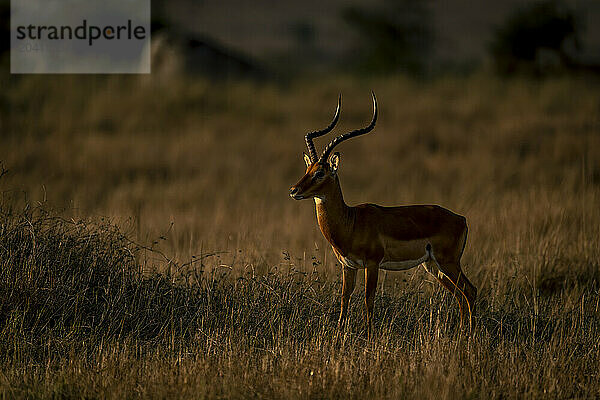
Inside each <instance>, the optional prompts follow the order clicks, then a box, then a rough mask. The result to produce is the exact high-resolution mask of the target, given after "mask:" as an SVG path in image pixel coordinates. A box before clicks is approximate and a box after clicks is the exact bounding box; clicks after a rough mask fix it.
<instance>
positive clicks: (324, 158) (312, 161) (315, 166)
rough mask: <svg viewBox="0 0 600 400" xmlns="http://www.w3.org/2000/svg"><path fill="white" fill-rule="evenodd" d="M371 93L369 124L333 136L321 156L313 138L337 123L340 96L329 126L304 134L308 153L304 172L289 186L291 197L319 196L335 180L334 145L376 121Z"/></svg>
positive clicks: (375, 110)
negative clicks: (371, 114) (371, 116)
mask: <svg viewBox="0 0 600 400" xmlns="http://www.w3.org/2000/svg"><path fill="white" fill-rule="evenodd" d="M371 94H372V96H373V119H372V120H371V123H370V124H369V126H367V127H365V128H362V129H357V130H355V131H351V132H348V133H344V134H343V135H340V136H337V137H335V138H334V139H333V140H332V141H331V142H329V144H328V145H327V147H325V150H323V154H321V157H318V156H317V151H316V149H315V145H314V143H313V139H314V138H316V137H319V136H323V135H325V134H326V133H328V132H330V131H331V130H332V129H333V128H334V127H335V124H337V121H338V119H339V116H340V105H341V101H342V98H341V96H340V97H339V98H338V105H337V108H336V110H335V114H334V116H333V121H331V123H330V124H329V126H328V127H327V128H325V129H322V130H320V131H315V132H310V133H308V134H307V135H306V136H305V140H306V147H307V148H308V154H306V153H304V162H305V163H306V172H305V174H304V176H303V177H302V178H301V179H300V180H299V181H298V183H296V184H295V185H294V186H292V187H291V188H290V196H291V197H292V198H293V199H295V200H302V199H306V198H309V197H321V196H322V195H324V194H326V193H327V191H328V190H329V189H330V188H331V185H332V184H334V183H335V182H336V181H337V170H338V166H339V162H340V155H339V153H337V152H336V153H333V154H332V151H333V149H334V148H335V146H337V145H338V144H340V143H341V142H343V141H345V140H348V139H351V138H353V137H356V136H360V135H364V134H366V133H369V132H370V131H372V130H373V128H374V127H375V123H376V122H377V99H376V98H375V93H373V92H371Z"/></svg>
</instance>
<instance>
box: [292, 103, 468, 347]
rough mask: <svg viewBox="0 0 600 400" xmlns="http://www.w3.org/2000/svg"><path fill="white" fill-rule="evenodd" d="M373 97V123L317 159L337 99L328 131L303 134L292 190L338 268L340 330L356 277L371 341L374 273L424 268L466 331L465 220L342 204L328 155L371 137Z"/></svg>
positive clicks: (425, 209)
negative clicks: (309, 210) (308, 206)
mask: <svg viewBox="0 0 600 400" xmlns="http://www.w3.org/2000/svg"><path fill="white" fill-rule="evenodd" d="M371 94H372V97H373V118H372V120H371V123H370V124H369V125H368V126H367V127H365V128H361V129H357V130H354V131H351V132H347V133H344V134H342V135H339V136H337V137H335V138H334V139H333V140H332V141H331V142H330V143H329V144H328V145H327V146H326V147H325V149H324V150H323V153H322V154H321V156H320V157H318V155H317V151H316V149H315V145H314V143H313V139H315V138H317V137H320V136H323V135H325V134H326V133H328V132H330V131H331V130H333V128H334V127H335V125H336V124H337V122H338V120H339V116H340V107H341V96H340V97H339V98H338V104H337V108H336V111H335V114H334V116H333V120H332V121H331V123H330V124H329V126H327V127H326V128H325V129H322V130H318V131H314V132H310V133H308V134H307V135H306V137H305V139H306V146H307V148H308V154H306V153H305V154H304V161H305V163H306V172H305V174H304V176H303V177H302V178H301V179H300V180H299V181H298V183H296V184H295V185H294V186H292V187H291V188H290V196H291V197H292V198H293V199H295V200H301V199H307V198H314V199H315V207H316V210H317V221H318V224H319V228H320V229H321V232H322V233H323V236H325V238H326V239H327V240H328V241H329V243H330V244H331V247H332V248H333V252H334V254H335V256H336V258H337V259H338V261H339V262H340V264H341V265H342V272H343V286H342V304H341V311H340V317H339V325H340V326H341V325H342V324H343V322H344V321H345V318H346V315H347V311H348V303H349V300H350V296H351V295H352V292H353V291H354V287H355V282H356V272H357V271H358V270H360V269H364V270H365V294H366V296H365V303H366V310H367V332H368V335H369V337H370V336H371V326H372V320H373V305H374V300H375V290H376V287H377V278H378V273H379V269H382V270H386V271H403V270H407V269H410V268H413V267H416V266H418V265H421V264H422V265H423V266H424V267H425V268H426V270H427V271H429V272H430V273H431V274H432V275H433V276H434V277H435V278H436V279H437V280H438V281H439V282H440V283H441V284H442V285H443V286H444V287H445V288H446V289H448V290H449V291H450V292H451V293H452V294H453V295H454V297H455V298H456V300H457V301H458V305H459V308H460V314H461V321H464V318H465V311H466V312H467V314H468V320H469V328H470V327H471V321H472V314H473V306H474V303H475V299H476V297H477V288H476V287H475V286H474V285H473V284H472V283H471V282H470V281H469V280H468V279H467V277H466V276H465V275H464V274H463V272H462V270H461V266H460V258H461V256H462V253H463V250H464V248H465V244H466V241H467V221H466V219H465V217H463V216H461V215H458V214H455V213H453V212H452V211H450V210H447V209H445V208H443V207H440V206H437V205H409V206H398V207H382V206H378V205H376V204H360V205H358V206H354V207H351V206H348V205H347V204H346V203H345V201H344V197H343V195H342V190H341V187H340V181H339V178H338V175H337V170H338V167H339V162H340V155H339V153H337V152H336V153H332V151H333V149H334V148H335V147H336V146H337V145H339V144H340V143H342V142H343V141H345V140H348V139H351V138H353V137H356V136H360V135H364V134H367V133H369V132H370V131H372V130H373V128H374V127H375V123H376V122H377V98H376V97H375V93H373V92H372V93H371Z"/></svg>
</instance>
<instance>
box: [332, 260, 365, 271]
mask: <svg viewBox="0 0 600 400" xmlns="http://www.w3.org/2000/svg"><path fill="white" fill-rule="evenodd" d="M338 259H339V261H340V263H341V264H342V265H343V266H344V267H345V268H350V269H363V268H365V262H364V261H363V260H353V259H351V258H349V257H339V258H338Z"/></svg>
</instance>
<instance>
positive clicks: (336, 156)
mask: <svg viewBox="0 0 600 400" xmlns="http://www.w3.org/2000/svg"><path fill="white" fill-rule="evenodd" d="M339 165H340V153H338V152H337V151H336V152H335V153H333V154H332V155H331V157H329V168H331V172H333V174H334V175H335V174H336V172H337V169H338V166H339Z"/></svg>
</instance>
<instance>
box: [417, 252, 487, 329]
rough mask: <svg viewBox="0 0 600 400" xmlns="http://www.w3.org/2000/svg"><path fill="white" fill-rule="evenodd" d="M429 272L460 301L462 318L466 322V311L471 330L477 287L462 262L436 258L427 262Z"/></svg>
mask: <svg viewBox="0 0 600 400" xmlns="http://www.w3.org/2000/svg"><path fill="white" fill-rule="evenodd" d="M427 267H428V270H429V272H431V273H432V274H433V275H434V276H435V277H436V278H437V280H438V281H439V282H440V283H441V284H442V286H444V287H445V288H446V289H448V291H450V293H452V295H453V296H454V298H455V299H456V300H457V301H458V307H459V310H460V320H461V322H464V319H465V313H466V315H467V316H468V318H469V330H471V326H472V318H473V313H474V312H475V308H474V306H475V299H476V298H477V288H476V287H475V286H474V285H473V284H472V283H471V282H470V281H469V280H468V279H467V277H466V276H465V274H464V273H463V272H462V270H461V268H460V263H457V262H444V263H439V262H438V261H437V260H436V259H435V258H434V259H433V260H432V261H429V262H428V263H427Z"/></svg>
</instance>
